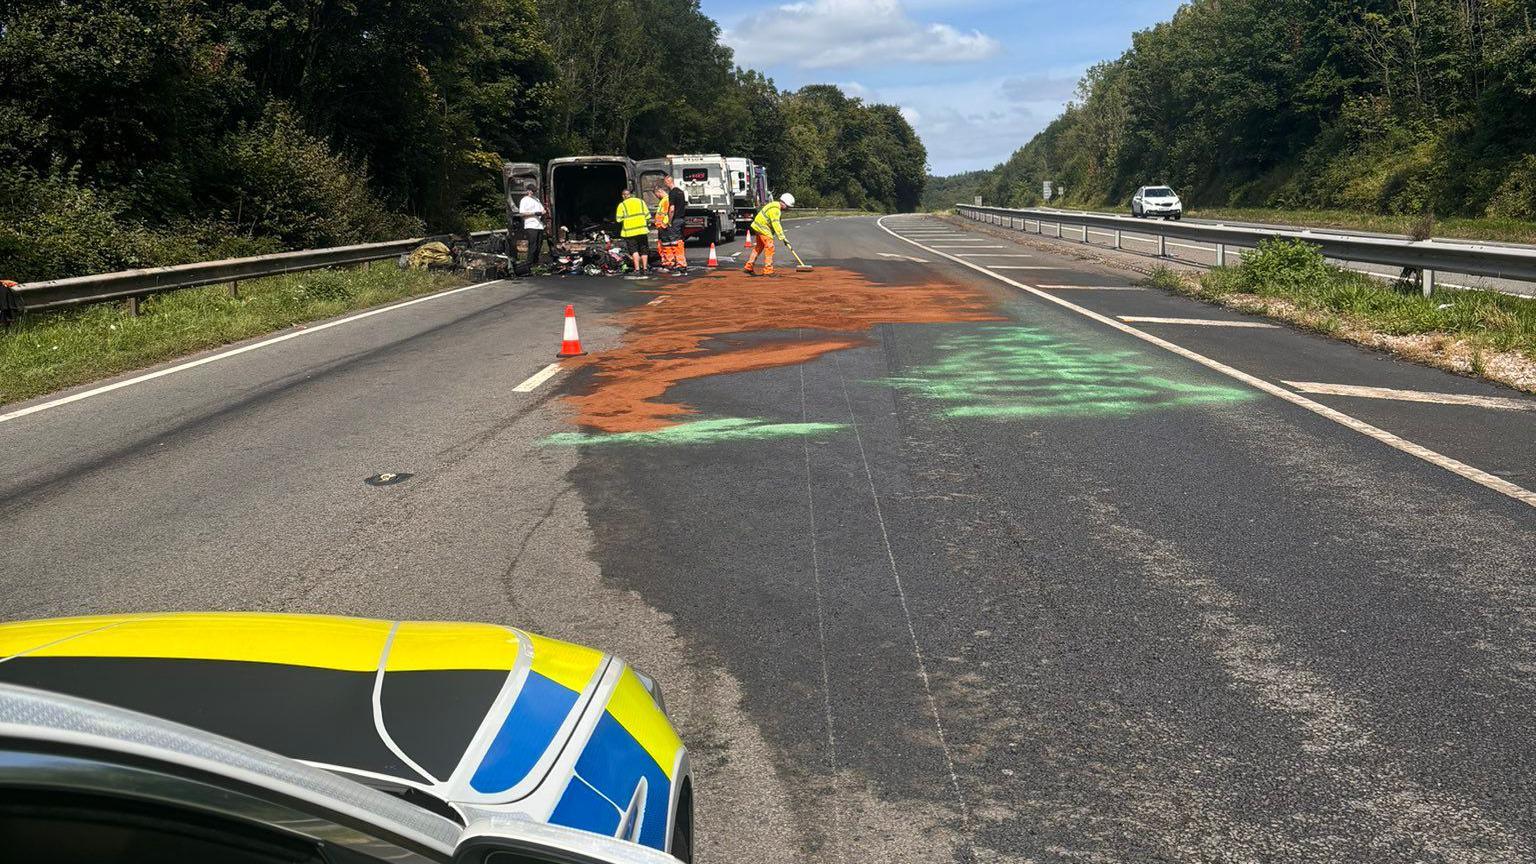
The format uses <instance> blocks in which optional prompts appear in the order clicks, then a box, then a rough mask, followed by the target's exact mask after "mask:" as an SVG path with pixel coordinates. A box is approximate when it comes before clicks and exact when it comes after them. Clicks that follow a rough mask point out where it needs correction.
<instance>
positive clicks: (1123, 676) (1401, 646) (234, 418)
mask: <svg viewBox="0 0 1536 864" xmlns="http://www.w3.org/2000/svg"><path fill="white" fill-rule="evenodd" d="M789 230H790V232H791V234H792V236H793V239H794V240H795V243H796V247H797V248H798V249H799V251H800V252H801V254H802V255H804V256H805V257H806V258H807V260H808V262H809V263H812V264H814V265H815V269H814V270H813V271H812V272H810V273H792V272H788V271H786V272H785V273H784V274H783V275H781V276H780V277H778V278H776V279H773V280H767V279H757V280H754V279H750V278H749V277H746V276H743V275H741V274H739V273H737V272H734V271H733V272H724V271H722V272H721V273H718V274H713V275H705V276H700V277H697V278H691V279H686V280H676V279H674V280H661V279H655V280H636V281H629V280H621V279H584V278H571V279H554V278H548V279H545V278H540V279H529V280H523V281H518V282H497V283H487V284H483V285H477V286H471V287H469V288H465V289H460V290H458V291H456V292H447V293H444V294H440V295H434V296H433V297H430V298H425V299H418V300H415V301H410V302H409V303H408V304H400V305H399V306H396V307H389V308H387V309H385V310H383V311H377V312H372V313H365V314H364V315H360V316H352V317H350V318H346V319H340V320H339V321H337V322H333V323H331V324H329V325H320V326H312V327H309V328H306V329H304V330H296V331H289V332H288V333H285V334H283V335H282V336H280V337H277V338H278V339H279V340H281V341H277V340H274V339H266V340H256V341H253V342H251V343H247V344H245V345H242V346H236V347H235V348H234V349H232V350H225V351H220V352H212V353H209V354H206V355H201V356H200V357H197V358H192V360H191V362H183V363H177V364H167V365H166V366H164V367H160V368H159V369H157V370H151V375H152V376H153V377H146V376H145V375H132V376H125V377H123V378H121V379H117V380H116V381H113V382H107V383H106V385H105V386H96V387H86V388H81V389H80V390H77V391H73V392H72V393H68V394H61V395H60V396H56V397H53V398H45V399H41V400H37V401H35V402H32V403H25V404H22V405H14V406H7V408H6V409H4V410H0V452H3V453H5V454H7V457H6V461H5V462H4V465H3V469H0V519H3V522H4V525H5V527H6V530H5V531H4V533H3V535H0V553H3V560H4V561H6V562H7V563H6V567H5V591H4V592H3V594H0V597H3V598H4V601H3V602H4V608H3V612H0V614H3V616H4V617H5V618H6V619H16V618H24V617H37V616H44V615H66V614H85V613H92V612H117V611H129V610H140V609H207V608H212V609H244V608H256V609H265V610H276V611H308V612H328V613H343V614H363V615H376V616H381V617H404V618H411V617H417V618H448V619H470V620H493V621H506V622H511V623H516V624H519V625H522V626H525V627H527V628H529V629H532V630H535V631H538V632H544V633H547V634H549V635H552V636H556V637H560V638H566V639H574V640H577V641H582V642H587V643H590V644H595V645H599V646H601V647H603V648H606V649H609V650H612V651H615V652H617V653H619V654H622V655H624V656H626V657H628V658H629V659H631V660H632V661H634V662H635V663H636V664H637V665H638V666H639V667H640V668H642V669H644V670H646V671H647V672H648V673H650V674H653V675H655V676H656V677H657V678H658V679H660V680H661V682H662V683H663V686H664V687H665V690H666V693H667V701H668V705H669V708H670V709H671V711H672V713H673V715H674V718H675V720H676V721H677V723H678V725H679V726H680V728H681V731H682V733H683V735H684V737H685V738H686V739H687V741H688V743H689V745H690V747H691V748H692V749H693V752H694V757H695V760H696V762H695V764H696V770H697V773H698V782H699V796H700V799H699V806H700V810H699V831H700V837H699V844H700V847H701V852H700V860H701V861H723V862H745V861H752V862H776V861H805V862H811V861H815V862H821V861H848V862H863V861H914V862H916V861H925V862H926V861H950V860H953V861H1009V862H1013V861H1017V862H1023V861H1032V862H1078V861H1098V862H1126V864H1132V862H1136V864H1140V862H1150V861H1179V862H1185V861H1197V862H1205V861H1210V862H1227V861H1339V862H1369V861H1383V862H1387V861H1391V862H1397V861H1447V862H1450V861H1456V862H1463V861H1465V862H1511V861H1530V860H1536V808H1533V807H1532V802H1533V801H1536V793H1533V789H1532V785H1533V781H1532V778H1533V777H1536V770H1533V768H1536V736H1532V735H1531V734H1530V730H1531V729H1532V728H1536V674H1533V672H1536V584H1533V582H1536V580H1533V579H1532V574H1536V506H1533V505H1536V497H1533V496H1532V493H1531V491H1530V490H1532V489H1536V443H1533V442H1536V436H1533V434H1532V433H1533V428H1536V399H1532V398H1530V397H1528V396H1524V395H1522V394H1518V393H1514V392H1512V391H1509V390H1505V389H1501V388H1497V387H1494V386H1491V385H1487V384H1484V383H1481V382H1478V381H1474V380H1471V379H1466V378H1461V377H1457V376H1454V375H1450V374H1447V373H1443V372H1440V371H1437V370H1433V369H1429V368H1426V367H1420V366H1415V365H1412V364H1408V363H1403V362H1400V361H1397V360H1394V359H1392V358H1389V357H1386V356H1384V355H1379V354H1373V353H1370V352H1366V351H1363V350H1360V349H1357V348H1354V347H1351V346H1349V345H1345V344H1342V343H1337V342H1332V341H1329V340H1326V339H1324V338H1321V337H1319V336H1315V335H1312V334H1308V333H1303V332H1299V331H1296V330H1292V329H1290V328H1288V327H1284V326H1279V325H1275V324H1273V323H1272V322H1269V321H1265V320H1263V319H1259V318H1255V317H1250V316H1245V315H1242V314H1239V313H1235V312H1232V311H1229V310H1225V309H1221V308H1218V307H1214V306H1208V305H1203V304H1200V303H1198V302H1195V301H1192V300H1189V299H1186V298H1182V297H1176V296H1172V295H1168V294H1164V293H1162V292H1159V291H1155V290H1149V289H1144V288H1141V287H1139V286H1137V285H1135V284H1133V283H1132V281H1131V280H1130V279H1129V278H1128V277H1127V276H1126V274H1125V272H1124V271H1119V270H1114V269H1110V268H1106V267H1101V266H1098V265H1094V264H1087V263H1084V262H1081V261H1078V260H1075V259H1073V258H1069V257H1067V256H1065V255H1056V254H1052V253H1050V252H1045V251H1041V250H1039V249H1035V248H1031V247H1026V246H1022V245H1016V244H1014V243H1012V242H1011V241H1008V240H998V239H996V238H995V237H993V236H992V235H990V234H982V233H980V232H972V231H970V230H967V229H966V228H965V227H963V226H957V225H954V224H951V223H949V222H945V221H941V220H938V219H934V218H930V217H920V216H894V217H885V218H883V219H879V220H877V219H873V218H836V219H818V220H814V222H812V223H810V224H806V223H791V224H790V226H789ZM999 247H1000V248H999ZM721 251H722V254H723V255H725V256H731V255H733V254H734V255H737V256H739V255H740V246H739V244H733V245H731V246H728V247H725V248H723V249H722V250H721ZM693 254H694V255H695V257H702V256H701V254H700V253H699V252H698V251H697V250H694V251H693ZM739 260H740V259H739V257H738V258H736V259H734V260H733V259H731V258H730V257H727V258H726V261H725V264H726V265H727V266H728V267H730V266H734V265H735V263H736V262H739ZM567 303H572V304H574V305H575V306H576V309H577V311H578V313H579V315H580V316H581V317H580V324H581V327H582V337H583V341H584V343H585V347H586V349H587V350H588V352H590V353H589V355H588V356H587V357H584V358H578V359H576V360H570V361H564V362H562V363H560V364H559V365H557V366H554V368H550V367H551V365H552V363H553V360H554V358H553V357H552V356H551V355H552V354H553V353H554V350H555V349H556V347H557V345H558V340H559V336H560V312H561V310H562V309H563V307H564V305H565V304H567ZM109 388H110V389H109ZM386 471H387V472H407V473H410V474H411V475H412V476H411V477H410V478H409V479H407V480H406V481H404V482H401V483H397V484H395V485H392V486H388V487H372V486H368V485H365V484H364V483H363V479H364V478H365V477H368V476H370V475H374V474H378V473H381V472H386Z"/></svg>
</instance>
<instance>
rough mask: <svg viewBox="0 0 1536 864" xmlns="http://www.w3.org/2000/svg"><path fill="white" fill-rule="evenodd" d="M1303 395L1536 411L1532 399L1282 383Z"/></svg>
mask: <svg viewBox="0 0 1536 864" xmlns="http://www.w3.org/2000/svg"><path fill="white" fill-rule="evenodd" d="M1283 383H1285V384H1287V385H1289V386H1291V387H1295V388H1296V389H1297V390H1300V391H1301V392H1303V393H1317V394H1321V395H1324V396H1358V397H1360V398H1361V399H1393V400H1396V401H1399V402H1432V403H1434V404H1437V405H1471V406H1474V407H1477V408H1497V409H1500V410H1503V411H1536V399H1511V398H1508V397H1505V396H1474V395H1472V394H1469V393H1431V392H1427V391H1423V390H1395V389H1393V388H1391V387H1362V386H1359V385H1355V384H1323V383H1320V382H1317V381H1286V382H1283Z"/></svg>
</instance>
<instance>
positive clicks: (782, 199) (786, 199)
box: [779, 192, 795, 207]
mask: <svg viewBox="0 0 1536 864" xmlns="http://www.w3.org/2000/svg"><path fill="white" fill-rule="evenodd" d="M779 203H780V204H783V205H784V206H785V207H793V206H795V196H793V195H791V194H789V193H788V192H785V193H784V194H783V195H780V196H779Z"/></svg>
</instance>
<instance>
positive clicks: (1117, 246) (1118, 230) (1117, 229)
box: [1115, 228, 1120, 250]
mask: <svg viewBox="0 0 1536 864" xmlns="http://www.w3.org/2000/svg"><path fill="white" fill-rule="evenodd" d="M1119 248H1120V229H1119V228H1116V229H1115V249H1117V250H1118V249H1119Z"/></svg>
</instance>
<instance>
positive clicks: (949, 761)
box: [832, 253, 976, 861]
mask: <svg viewBox="0 0 1536 864" xmlns="http://www.w3.org/2000/svg"><path fill="white" fill-rule="evenodd" d="M941 254H942V253H941ZM832 362H833V364H834V365H835V366H836V367H837V379H838V383H839V384H840V385H841V386H842V390H843V404H845V405H847V406H848V425H849V427H850V428H852V429H853V439H854V441H856V442H857V443H858V445H859V459H860V461H861V462H862V463H863V465H864V479H865V481H866V482H867V483H868V484H869V498H870V501H872V502H873V503H874V506H875V521H876V522H877V523H879V525H880V542H881V544H882V545H883V546H884V547H885V560H886V563H887V564H889V565H890V570H891V581H893V582H894V583H895V584H896V596H897V598H898V599H899V600H900V601H901V614H902V617H903V618H904V619H905V620H906V624H907V636H908V637H909V638H910V639H911V640H912V656H913V657H914V658H915V659H916V660H917V673H918V676H919V677H920V678H921V679H922V682H923V693H924V695H925V696H926V697H927V700H928V710H929V711H931V712H932V713H933V726H934V729H935V730H936V731H937V732H938V736H939V749H940V750H942V751H943V753H944V765H945V767H946V768H948V769H949V785H950V788H952V789H953V790H954V793H955V803H956V804H957V805H959V808H960V827H961V830H962V835H961V837H962V842H963V843H964V844H965V847H966V850H967V852H968V854H967V856H966V860H967V861H975V860H976V849H975V847H974V845H973V844H972V843H971V813H970V809H969V808H968V807H967V806H966V803H965V793H964V792H962V791H960V775H959V774H958V773H956V771H955V758H954V756H953V755H952V754H951V753H950V749H949V737H948V736H947V735H946V734H945V733H944V720H943V718H942V717H941V716H940V715H939V700H938V699H937V698H935V697H934V695H933V683H932V681H930V680H929V677H928V662H927V661H926V660H924V659H923V646H922V645H921V644H920V643H919V642H918V641H917V627H916V626H914V625H913V623H912V607H911V605H910V604H909V603H908V602H907V589H906V586H905V585H904V584H902V581H901V570H900V568H898V567H897V566H896V552H895V551H894V550H893V549H892V548H891V533H890V530H889V529H888V528H886V525H885V510H884V508H882V507H881V506H880V492H879V490H878V489H876V488H875V473H874V471H872V470H870V467H869V454H868V452H866V451H865V449H864V433H862V432H861V431H859V418H858V416H857V415H856V414H854V412H853V398H852V397H851V396H849V395H848V379H847V378H846V377H844V376H843V371H842V363H841V362H840V361H839V359H838V357H837V356H836V355H833V356H832Z"/></svg>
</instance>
